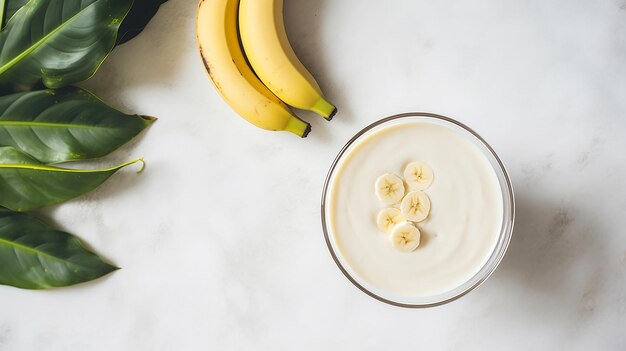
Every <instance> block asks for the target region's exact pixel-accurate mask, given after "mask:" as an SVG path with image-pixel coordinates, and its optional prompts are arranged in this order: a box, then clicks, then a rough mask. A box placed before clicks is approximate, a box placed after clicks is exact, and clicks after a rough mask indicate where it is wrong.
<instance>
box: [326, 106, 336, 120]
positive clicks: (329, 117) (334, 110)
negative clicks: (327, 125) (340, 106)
mask: <svg viewBox="0 0 626 351" xmlns="http://www.w3.org/2000/svg"><path fill="white" fill-rule="evenodd" d="M336 114H337V108H336V107H335V108H334V109H333V112H331V113H330V115H328V117H327V118H326V120H327V121H330V120H331V119H333V117H335V115H336Z"/></svg>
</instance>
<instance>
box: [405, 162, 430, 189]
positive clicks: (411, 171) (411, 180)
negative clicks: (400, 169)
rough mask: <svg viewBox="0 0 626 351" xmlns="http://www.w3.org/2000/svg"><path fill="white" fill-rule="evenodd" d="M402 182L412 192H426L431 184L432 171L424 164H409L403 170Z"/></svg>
mask: <svg viewBox="0 0 626 351" xmlns="http://www.w3.org/2000/svg"><path fill="white" fill-rule="evenodd" d="M404 180H405V181H406V183H407V185H408V186H409V188H410V189H412V190H426V189H428V187H429V186H430V185H431V184H432V183H433V170H432V169H431V168H430V167H428V165H427V164H425V163H424V162H419V161H415V162H411V163H409V164H408V165H407V166H406V168H405V169H404Z"/></svg>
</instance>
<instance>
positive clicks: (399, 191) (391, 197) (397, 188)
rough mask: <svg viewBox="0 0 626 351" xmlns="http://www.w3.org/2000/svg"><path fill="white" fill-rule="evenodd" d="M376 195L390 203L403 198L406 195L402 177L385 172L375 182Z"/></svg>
mask: <svg viewBox="0 0 626 351" xmlns="http://www.w3.org/2000/svg"><path fill="white" fill-rule="evenodd" d="M374 187H375V190H376V196H378V198H379V199H380V200H381V201H383V202H385V203H388V204H395V203H398V202H400V200H402V197H403V196H404V183H403V182H402V179H400V177H398V176H397V175H395V174H391V173H387V174H383V175H381V176H380V177H378V179H376V183H375V184H374Z"/></svg>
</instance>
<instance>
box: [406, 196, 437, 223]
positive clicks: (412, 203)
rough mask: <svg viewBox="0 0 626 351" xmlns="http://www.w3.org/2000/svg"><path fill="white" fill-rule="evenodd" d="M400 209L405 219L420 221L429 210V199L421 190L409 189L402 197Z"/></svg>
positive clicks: (426, 215)
mask: <svg viewBox="0 0 626 351" xmlns="http://www.w3.org/2000/svg"><path fill="white" fill-rule="evenodd" d="M400 211H402V215H403V216H404V218H406V219H407V220H409V221H413V222H421V221H423V220H425V219H426V217H428V213H429V212H430V199H429V198H428V195H426V193H424V192H423V191H411V192H409V193H408V194H406V196H405V197H404V199H402V203H401V204H400Z"/></svg>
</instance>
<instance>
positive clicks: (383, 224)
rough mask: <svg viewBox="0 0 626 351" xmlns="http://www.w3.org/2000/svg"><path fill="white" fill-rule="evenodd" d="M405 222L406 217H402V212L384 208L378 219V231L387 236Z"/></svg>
mask: <svg viewBox="0 0 626 351" xmlns="http://www.w3.org/2000/svg"><path fill="white" fill-rule="evenodd" d="M403 221H404V217H403V216H402V212H400V210H399V209H397V208H393V207H388V208H383V209H382V210H380V212H378V216H377V217H376V225H377V226H378V229H380V231H381V232H383V233H387V234H389V232H390V231H391V228H393V227H394V226H395V225H396V224H398V223H400V222H403Z"/></svg>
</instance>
